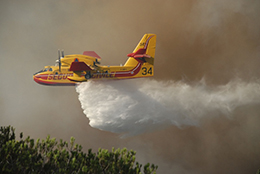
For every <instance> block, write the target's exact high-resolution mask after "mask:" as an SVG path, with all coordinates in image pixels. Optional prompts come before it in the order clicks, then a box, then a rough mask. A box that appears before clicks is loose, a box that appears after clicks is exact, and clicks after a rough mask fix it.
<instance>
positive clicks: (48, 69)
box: [33, 68, 52, 75]
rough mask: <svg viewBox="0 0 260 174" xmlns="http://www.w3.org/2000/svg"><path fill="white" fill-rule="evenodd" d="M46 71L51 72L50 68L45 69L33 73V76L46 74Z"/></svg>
mask: <svg viewBox="0 0 260 174" xmlns="http://www.w3.org/2000/svg"><path fill="white" fill-rule="evenodd" d="M46 71H52V68H45V69H43V70H41V71H39V72H37V73H34V74H33V75H35V74H39V73H42V72H46Z"/></svg>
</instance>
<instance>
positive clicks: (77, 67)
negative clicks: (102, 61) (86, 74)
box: [69, 62, 93, 71]
mask: <svg viewBox="0 0 260 174" xmlns="http://www.w3.org/2000/svg"><path fill="white" fill-rule="evenodd" d="M69 70H70V71H91V70H93V69H92V68H91V67H89V66H88V65H87V64H85V62H72V63H71V65H70V69H69Z"/></svg>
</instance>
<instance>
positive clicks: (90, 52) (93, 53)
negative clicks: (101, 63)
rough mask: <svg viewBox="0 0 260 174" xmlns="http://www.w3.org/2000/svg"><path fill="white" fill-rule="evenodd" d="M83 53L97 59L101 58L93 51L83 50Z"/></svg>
mask: <svg viewBox="0 0 260 174" xmlns="http://www.w3.org/2000/svg"><path fill="white" fill-rule="evenodd" d="M83 55H85V56H91V57H95V58H97V59H101V57H99V55H98V54H97V53H96V52H95V51H84V52H83Z"/></svg>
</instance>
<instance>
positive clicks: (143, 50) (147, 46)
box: [125, 34, 156, 66]
mask: <svg viewBox="0 0 260 174" xmlns="http://www.w3.org/2000/svg"><path fill="white" fill-rule="evenodd" d="M155 47H156V35H155V34H145V35H144V36H143V37H142V39H141V40H140V42H139V43H138V44H137V46H136V47H135V49H134V51H133V52H132V53H130V54H128V55H127V56H128V57H129V59H128V60H127V62H126V63H125V66H135V65H137V64H138V62H139V60H142V61H143V62H148V63H149V64H151V65H153V64H154V56H155Z"/></svg>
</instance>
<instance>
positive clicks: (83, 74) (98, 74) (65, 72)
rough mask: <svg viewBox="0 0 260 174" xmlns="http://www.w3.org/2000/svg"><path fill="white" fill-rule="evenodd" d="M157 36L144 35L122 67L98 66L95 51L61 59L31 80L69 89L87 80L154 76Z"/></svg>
mask: <svg viewBox="0 0 260 174" xmlns="http://www.w3.org/2000/svg"><path fill="white" fill-rule="evenodd" d="M155 46H156V35H155V34H145V35H144V36H143V38H142V39H141V41H140V42H139V43H138V45H137V46H136V48H135V49H134V51H133V53H130V54H128V55H127V56H128V57H129V58H128V60H127V61H126V63H125V64H124V65H123V66H101V65H100V60H101V58H100V57H99V56H98V55H97V54H96V53H95V52H94V51H85V52H84V53H83V55H80V54H75V55H66V56H64V52H63V51H62V55H61V56H60V51H59V52H58V53H59V59H58V60H57V61H56V62H57V64H56V65H55V66H45V67H44V69H43V70H41V71H39V72H37V73H35V74H34V75H33V79H34V81H35V82H37V83H39V84H42V85H56V86H69V85H75V84H76V83H79V82H85V81H88V80H101V79H130V78H139V77H151V76H153V75H154V55H155Z"/></svg>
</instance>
